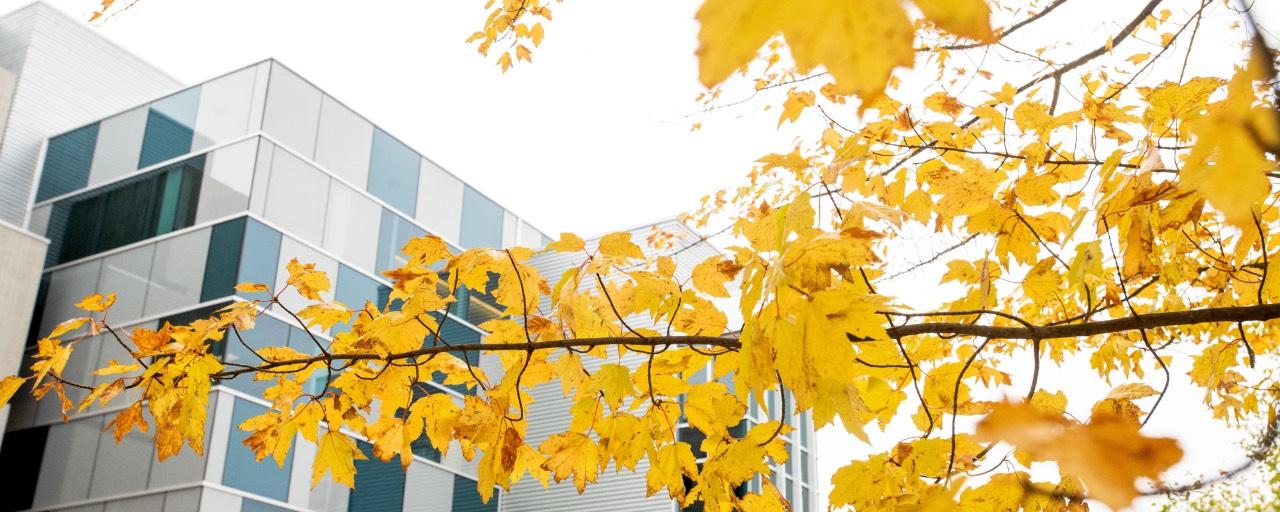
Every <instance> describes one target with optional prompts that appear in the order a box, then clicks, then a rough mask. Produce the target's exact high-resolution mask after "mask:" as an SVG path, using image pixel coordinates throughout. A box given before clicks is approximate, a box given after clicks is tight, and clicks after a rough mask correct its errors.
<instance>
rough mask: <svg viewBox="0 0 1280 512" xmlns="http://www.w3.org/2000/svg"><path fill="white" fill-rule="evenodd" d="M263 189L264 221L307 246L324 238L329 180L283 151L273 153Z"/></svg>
mask: <svg viewBox="0 0 1280 512" xmlns="http://www.w3.org/2000/svg"><path fill="white" fill-rule="evenodd" d="M268 181H269V184H268V185H267V205H266V218H267V220H269V221H271V222H274V223H276V224H279V225H280V227H281V228H284V230H285V231H288V232H289V233H290V234H292V235H296V236H299V237H302V239H303V240H306V241H308V242H311V243H318V242H320V241H321V238H322V237H323V236H324V222H323V219H324V212H325V204H326V203H327V202H328V201H329V199H328V198H329V181H330V180H329V177H328V176H326V175H325V174H324V173H322V172H320V171H319V170H316V168H314V167H311V165H309V164H307V163H306V162H304V161H302V160H301V159H299V158H298V157H296V156H293V155H291V154H289V153H288V152H286V151H280V150H278V149H277V150H276V152H275V157H274V158H272V162H271V177H270V178H269V179H268Z"/></svg>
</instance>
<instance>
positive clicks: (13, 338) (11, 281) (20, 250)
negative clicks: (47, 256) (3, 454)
mask: <svg viewBox="0 0 1280 512" xmlns="http://www.w3.org/2000/svg"><path fill="white" fill-rule="evenodd" d="M48 245H49V241H48V240H45V239H43V238H40V237H37V236H35V235H32V234H31V233H28V232H26V231H24V230H22V229H18V228H17V227H14V226H12V225H10V224H7V223H5V222H4V221H0V262H3V265H4V271H3V272H0V376H3V375H12V374H15V373H17V372H18V366H19V365H20V364H21V363H22V346H23V345H24V344H25V342H26V339H27V328H28V327H29V326H30V325H31V307H32V305H33V304H35V302H36V291H37V290H38V289H39V287H40V270H41V268H42V267H43V265H44V251H45V249H46V248H47V247H48ZM8 418H9V406H5V407H4V408H3V409H0V425H3V424H5V423H7V422H8ZM3 435H4V432H3V430H0V442H3V440H4V439H3V437H2V436H3Z"/></svg>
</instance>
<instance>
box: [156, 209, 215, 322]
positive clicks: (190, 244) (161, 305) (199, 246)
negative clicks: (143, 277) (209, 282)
mask: <svg viewBox="0 0 1280 512" xmlns="http://www.w3.org/2000/svg"><path fill="white" fill-rule="evenodd" d="M210 231H211V230H210V229H201V230H198V231H195V232H191V233H185V234H182V235H179V236H176V237H174V238H170V239H167V240H163V241H161V242H160V243H158V244H156V257H155V261H154V262H153V263H152V264H151V279H150V284H151V286H150V288H149V289H148V290H147V305H146V309H145V311H144V313H143V314H144V316H151V315H155V314H159V313H163V312H166V311H174V310H177V309H181V308H183V307H186V306H193V305H195V304H196V303H198V302H200V288H201V286H202V285H203V282H204V264H205V261H204V258H200V257H194V258H193V257H192V256H193V255H202V254H205V251H208V250H209V235H210Z"/></svg>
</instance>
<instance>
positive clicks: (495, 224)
mask: <svg viewBox="0 0 1280 512" xmlns="http://www.w3.org/2000/svg"><path fill="white" fill-rule="evenodd" d="M502 213H503V212H502V208H501V207H499V206H498V203H495V202H493V201H492V200H490V199H489V198H487V197H485V196H484V195H483V194H481V193H479V192H476V190H475V189H473V188H471V187H470V186H465V187H464V188H463V191H462V234H461V236H460V237H459V240H458V241H459V242H460V243H461V244H462V246H463V247H465V248H467V249H471V248H475V247H489V248H496V247H499V246H501V245H502Z"/></svg>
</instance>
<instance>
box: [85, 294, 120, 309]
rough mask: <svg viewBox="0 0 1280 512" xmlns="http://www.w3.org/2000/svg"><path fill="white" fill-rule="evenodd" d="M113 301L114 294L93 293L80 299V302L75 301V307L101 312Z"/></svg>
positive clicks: (114, 301)
mask: <svg viewBox="0 0 1280 512" xmlns="http://www.w3.org/2000/svg"><path fill="white" fill-rule="evenodd" d="M115 303H116V294H114V293H108V294H106V295H102V294H101V293H95V294H93V295H88V296H86V297H85V298H84V299H81V300H80V302H77V303H76V307H77V308H80V309H83V310H85V311H93V312H103V311H106V310H107V309H109V308H111V305H112V304H115Z"/></svg>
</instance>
